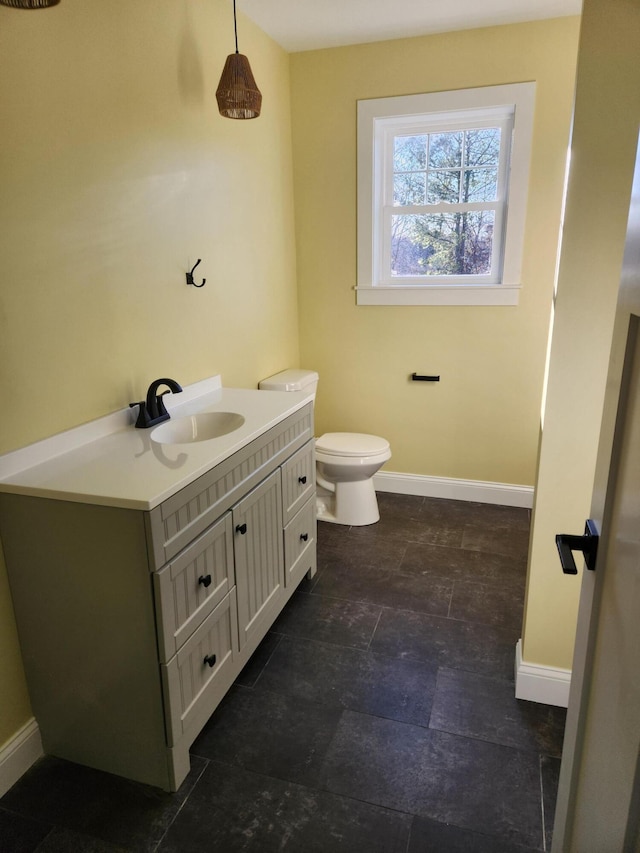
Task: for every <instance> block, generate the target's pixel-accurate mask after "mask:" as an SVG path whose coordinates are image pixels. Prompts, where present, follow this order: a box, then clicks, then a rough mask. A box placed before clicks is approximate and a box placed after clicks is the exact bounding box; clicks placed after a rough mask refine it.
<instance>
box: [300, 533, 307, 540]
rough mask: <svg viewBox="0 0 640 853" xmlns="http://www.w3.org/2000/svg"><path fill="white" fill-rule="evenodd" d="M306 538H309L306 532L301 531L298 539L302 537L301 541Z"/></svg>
mask: <svg viewBox="0 0 640 853" xmlns="http://www.w3.org/2000/svg"><path fill="white" fill-rule="evenodd" d="M308 538H309V534H308V533H301V534H300V539H302V541H303V542H306V541H307V539H308Z"/></svg>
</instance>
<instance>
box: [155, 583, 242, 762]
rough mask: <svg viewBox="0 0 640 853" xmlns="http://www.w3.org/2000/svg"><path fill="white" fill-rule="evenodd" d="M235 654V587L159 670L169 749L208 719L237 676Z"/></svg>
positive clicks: (236, 637)
mask: <svg viewBox="0 0 640 853" xmlns="http://www.w3.org/2000/svg"><path fill="white" fill-rule="evenodd" d="M237 655H238V619H237V615H236V590H235V587H234V588H233V589H232V590H231V592H230V593H229V595H228V596H227V597H226V598H225V599H224V600H223V601H221V602H220V604H219V605H218V606H217V607H216V609H215V610H214V611H213V613H210V614H209V616H208V617H207V619H206V620H205V621H204V622H203V624H202V625H201V626H200V628H198V630H197V631H196V632H195V634H193V635H192V636H191V637H190V639H189V640H187V642H186V643H185V644H184V646H183V647H182V648H181V649H180V651H179V652H178V653H177V654H176V655H175V656H174V657H173V658H172V659H171V660H170V661H169V663H168V664H163V665H162V666H161V667H160V669H161V671H162V682H163V686H164V692H165V713H166V728H167V742H168V745H169V746H174V745H175V744H176V743H177V742H178V741H179V740H180V739H181V738H182V737H183V735H184V734H185V733H186V732H188V731H189V730H190V731H192V732H193V731H196V730H197V729H198V728H199V727H200V726H202V725H203V724H204V723H205V722H206V720H207V719H208V718H209V717H210V716H211V714H212V713H213V711H214V710H215V708H216V707H217V705H218V703H219V702H220V700H221V699H222V697H223V696H224V694H225V693H226V691H227V690H228V689H229V687H230V686H231V684H232V682H233V679H234V677H235V675H236V674H237V673H236V667H235V666H234V663H235V658H236V657H237Z"/></svg>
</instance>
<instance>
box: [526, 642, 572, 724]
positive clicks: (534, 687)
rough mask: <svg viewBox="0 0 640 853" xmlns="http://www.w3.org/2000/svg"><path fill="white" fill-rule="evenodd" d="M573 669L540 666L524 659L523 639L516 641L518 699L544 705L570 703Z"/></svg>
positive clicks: (564, 705) (561, 705) (564, 704)
mask: <svg viewBox="0 0 640 853" xmlns="http://www.w3.org/2000/svg"><path fill="white" fill-rule="evenodd" d="M570 685H571V670H570V669H557V668H555V667H553V666H540V665H539V664H531V663H527V662H526V661H523V660H522V640H518V642H517V643H516V699H528V700H529V702H541V703H542V704H543V705H557V706H558V707H559V708H567V707H568V705H569V687H570Z"/></svg>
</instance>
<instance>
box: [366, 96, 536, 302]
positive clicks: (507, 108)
mask: <svg viewBox="0 0 640 853" xmlns="http://www.w3.org/2000/svg"><path fill="white" fill-rule="evenodd" d="M535 88H536V84H535V83H514V84H508V85H504V86H487V87H483V88H477V89H462V90H458V91H455V92H435V93H430V94H423V95H406V96H402V97H394V98H374V99H370V100H364V101H358V283H357V287H356V293H357V304H358V305H517V304H518V296H519V290H520V287H521V269H522V250H523V245H524V232H525V218H526V205H527V190H528V184H529V162H530V159H531V137H532V131H533V110H534V102H535ZM496 109H497V110H499V111H501V113H503V114H504V113H505V112H511V113H512V114H513V126H514V131H513V139H512V146H511V160H510V171H509V176H508V191H507V204H506V210H507V224H506V229H505V232H504V254H503V264H502V271H501V273H502V274H501V277H500V280H499V281H495V280H492V281H489V282H487V283H486V284H485V283H479V282H478V279H476V283H473V284H472V283H470V282H467V281H465V282H461V281H460V279H457V280H455V282H454V281H452V282H451V283H449V282H447V283H443V281H442V279H441V278H440V279H438V281H437V283H435V282H434V283H429V282H422V281H421V282H419V283H415V284H413V283H411V284H407V283H398V284H395V283H394V284H391V283H388V282H386V281H384V280H381V277H380V273H379V270H380V269H381V267H382V264H381V263H380V260H381V259H380V255H379V252H380V251H381V249H380V248H379V241H378V239H377V238H376V237H375V234H376V232H375V230H374V229H376V226H377V225H378V219H377V218H378V216H381V215H382V198H381V192H382V189H381V182H380V180H379V179H377V177H378V175H379V174H380V171H379V170H380V166H381V164H380V161H379V160H377V159H376V157H382V156H384V151H383V149H384V146H383V145H381V144H380V140H381V139H383V138H384V133H385V130H386V129H388V128H390V129H393V125H394V124H396V125H397V124H398V123H402V124H403V125H404V126H407V125H408V123H409V121H410V119H411V117H412V116H416V117H417V118H420V117H421V116H424V115H425V114H433V115H434V117H435V118H437V119H442V120H445V117H446V113H449V112H452V111H460V110H480V111H483V112H484V113H485V115H486V114H488V113H489V112H490V111H491V110H496ZM516 125H517V130H516ZM376 141H377V143H378V144H377V145H376ZM376 152H377V153H376ZM377 253H378V254H377Z"/></svg>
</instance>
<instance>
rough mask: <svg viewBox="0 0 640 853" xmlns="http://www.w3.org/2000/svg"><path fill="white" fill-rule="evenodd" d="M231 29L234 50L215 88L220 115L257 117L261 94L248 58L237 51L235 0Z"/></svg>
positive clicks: (227, 116)
mask: <svg viewBox="0 0 640 853" xmlns="http://www.w3.org/2000/svg"><path fill="white" fill-rule="evenodd" d="M233 30H234V33H235V37H236V52H235V53H231V54H229V56H227V61H226V62H225V64H224V68H223V69H222V76H221V77H220V82H219V83H218V88H217V90H216V100H217V102H218V109H219V110H220V115H222V116H224V117H225V118H258V116H259V115H260V107H261V106H262V94H261V92H260V89H258V87H257V86H256V81H255V80H254V79H253V74H252V72H251V66H250V65H249V60H248V59H247V57H246V56H244V55H243V54H242V53H238V22H237V20H236V0H233Z"/></svg>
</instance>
